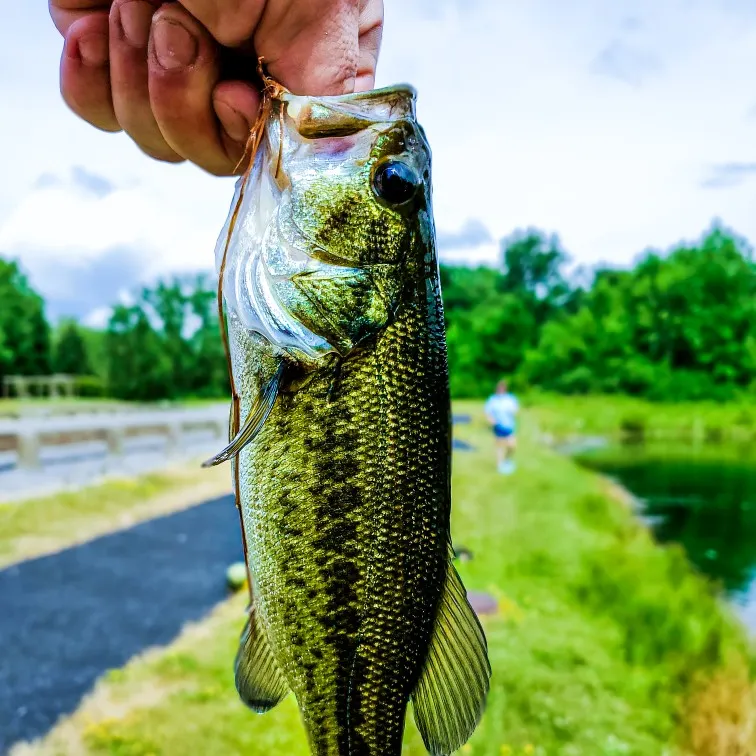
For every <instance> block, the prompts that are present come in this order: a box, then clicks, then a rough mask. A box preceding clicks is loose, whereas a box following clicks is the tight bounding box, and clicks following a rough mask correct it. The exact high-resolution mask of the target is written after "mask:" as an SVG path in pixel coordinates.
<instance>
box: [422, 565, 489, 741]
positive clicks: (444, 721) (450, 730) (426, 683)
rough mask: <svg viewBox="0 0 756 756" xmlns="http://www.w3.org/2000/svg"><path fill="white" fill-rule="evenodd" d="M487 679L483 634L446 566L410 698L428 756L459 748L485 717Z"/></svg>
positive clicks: (456, 579) (454, 575)
mask: <svg viewBox="0 0 756 756" xmlns="http://www.w3.org/2000/svg"><path fill="white" fill-rule="evenodd" d="M490 678H491V666H490V665H489V663H488V651H487V645H486V638H485V635H484V634H483V629H482V628H481V626H480V622H478V618H477V617H476V616H475V612H474V611H473V609H472V607H471V606H470V603H469V602H468V600H467V594H466V592H465V587H464V586H463V585H462V580H461V579H460V577H459V575H458V574H457V571H456V570H455V569H454V566H453V565H452V564H451V561H450V562H449V567H448V572H447V576H446V586H445V588H444V593H443V596H442V598H441V605H440V606H439V609H438V616H437V617H436V626H435V628H434V631H433V636H432V638H431V643H430V648H429V650H428V656H427V659H426V662H425V667H424V669H423V672H422V674H421V676H420V680H419V681H418V684H417V687H416V688H415V690H414V692H413V694H412V708H413V710H414V715H415V723H416V724H417V728H418V730H419V731H420V734H421V735H422V738H423V742H424V743H425V747H426V748H427V749H428V751H429V752H430V753H431V754H432V756H448V754H451V753H453V752H454V751H456V750H457V749H459V748H461V747H462V746H463V745H464V744H465V743H466V742H467V740H468V739H469V738H470V736H471V735H472V733H473V731H474V730H475V727H476V726H477V724H478V722H479V721H480V718H481V716H482V715H483V710H484V708H485V704H486V697H487V695H488V688H489V682H490Z"/></svg>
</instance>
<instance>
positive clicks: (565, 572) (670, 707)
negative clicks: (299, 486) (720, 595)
mask: <svg viewBox="0 0 756 756" xmlns="http://www.w3.org/2000/svg"><path fill="white" fill-rule="evenodd" d="M455 409H456V411H457V412H459V413H465V412H471V413H472V414H473V416H474V419H473V423H472V424H471V425H463V426H459V427H458V428H457V429H456V435H457V437H458V438H460V439H463V440H465V441H467V442H468V443H470V444H472V445H473V446H474V449H473V450H472V451H469V452H458V453H457V454H456V457H455V470H454V480H453V491H454V520H453V532H454V540H455V544H456V545H457V546H458V547H459V546H464V547H465V548H467V549H469V550H470V551H472V553H473V560H472V561H471V562H468V563H465V564H462V565H460V569H461V571H462V573H463V576H464V578H465V581H466V583H467V586H468V588H469V589H471V590H487V591H489V592H491V593H493V594H494V595H495V596H496V597H497V599H498V601H499V606H500V613H499V615H498V616H495V617H491V618H485V620H484V625H485V629H486V633H487V635H488V639H489V644H490V655H491V661H492V665H493V669H494V677H493V682H492V691H491V696H490V700H489V706H488V710H487V713H486V715H485V717H484V719H483V721H482V723H481V725H480V727H479V729H478V731H477V732H476V734H475V736H474V737H473V739H472V741H471V743H470V744H469V746H468V747H467V748H466V749H465V751H464V753H472V754H479V756H499V754H510V755H511V756H514V755H518V756H519V755H521V754H523V755H524V754H537V755H539V756H594V755H596V756H599V754H600V755H601V756H614V755H619V754H623V755H626V754H630V755H633V756H661V755H662V754H669V755H670V756H672V755H673V754H674V755H675V756H677V755H678V754H680V755H682V754H684V755H685V756H746V755H747V754H752V753H754V748H756V745H754V743H753V741H752V739H751V738H752V735H753V733H752V732H751V730H750V727H751V722H752V719H753V718H754V712H755V711H756V709H754V705H753V699H752V694H751V677H750V675H751V673H750V669H749V651H748V648H747V644H746V640H745V637H744V634H743V632H742V630H741V629H740V627H739V626H738V625H737V623H736V622H735V621H734V620H733V619H732V618H731V617H730V615H729V613H728V612H727V610H726V609H724V608H723V607H722V606H721V605H720V602H719V601H718V599H717V598H716V597H715V595H714V592H713V590H712V589H711V588H710V587H709V586H708V585H707V584H706V583H705V582H704V581H703V580H702V579H700V578H698V577H697V576H695V575H694V574H693V573H692V571H691V569H690V568H689V566H688V564H687V562H686V560H685V558H684V556H683V555H682V553H681V552H680V550H678V549H676V548H667V549H662V548H659V547H657V546H656V545H655V544H653V543H652V541H651V539H650V537H649V536H648V534H647V532H646V531H645V530H644V529H643V528H642V527H641V526H639V525H638V524H637V523H636V522H635V521H634V520H633V518H632V516H631V514H630V513H629V511H628V509H627V508H626V506H625V505H624V503H623V501H622V499H621V497H619V496H618V494H617V493H616V492H615V491H613V490H611V489H610V488H608V487H607V485H606V483H604V482H603V480H602V479H600V478H599V477H597V476H594V475H592V474H590V473H588V472H586V471H584V470H581V469H578V468H577V467H576V466H575V465H574V464H573V463H572V462H571V461H570V460H568V459H565V458H561V457H559V456H557V455H556V454H555V453H553V452H552V451H550V450H548V449H546V448H544V447H543V446H541V445H539V444H538V442H537V439H536V434H534V433H529V432H528V431H527V426H526V429H525V430H524V433H523V438H522V439H521V449H520V454H519V468H518V471H517V473H516V474H515V475H513V476H511V477H503V476H499V475H497V474H496V472H495V470H494V469H493V465H492V463H491V450H490V444H489V441H490V439H489V435H488V432H487V430H486V429H485V428H484V426H483V423H482V421H481V418H480V405H479V404H473V403H462V404H460V405H458V406H457V407H456V408H455ZM242 610H243V597H237V598H234V599H232V600H230V601H229V602H228V603H227V604H225V605H223V606H221V607H220V608H219V609H218V611H217V612H216V613H215V614H214V615H213V616H212V617H210V618H209V619H207V620H205V621H204V622H202V623H200V624H199V625H197V626H194V627H192V628H189V629H188V630H187V631H186V632H185V633H184V635H183V636H182V637H181V638H180V639H179V640H178V641H177V642H176V643H175V644H174V645H173V646H171V647H170V648H168V649H158V650H155V651H152V652H150V653H148V654H147V655H145V656H144V657H143V658H141V659H137V660H134V661H133V662H132V663H131V664H129V665H128V666H127V667H126V668H125V669H123V670H118V671H115V672H112V673H111V674H109V675H107V676H106V677H105V678H104V679H103V680H102V681H101V682H100V684H99V685H98V687H97V689H96V690H95V692H94V693H93V695H92V696H91V697H90V699H89V700H88V701H86V702H85V703H84V704H83V705H82V707H81V709H80V710H79V711H78V712H76V713H75V714H74V715H73V716H72V717H71V718H69V719H67V720H66V721H64V722H62V723H61V724H60V725H59V726H58V728H56V730H54V731H53V732H52V733H51V735H50V736H49V737H48V738H47V739H46V740H44V741H42V742H39V743H36V744H32V745H25V746H23V747H18V748H17V749H16V750H15V751H14V752H13V754H14V756H22V755H24V756H31V755H32V754H34V755H35V756H36V755H39V754H87V755H92V756H94V755H95V754H98V755H99V754H112V755H113V756H147V754H162V755H165V756H171V755H173V754H175V755H176V756H178V755H179V754H184V753H201V754H203V756H215V755H216V754H217V756H221V754H223V756H226V755H227V754H240V755H241V754H244V755H245V756H257V755H259V756H262V755H263V754H266V755H267V754H279V753H280V754H284V753H285V754H291V756H305V754H306V753H307V750H306V746H305V741H304V736H303V732H302V728H301V725H300V723H299V717H298V713H297V710H296V706H295V703H294V701H293V700H292V699H291V697H290V698H288V699H287V700H286V701H285V702H284V703H283V704H281V706H279V707H278V708H277V709H276V710H275V711H273V712H272V713H270V714H267V715H264V716H255V715H253V714H251V713H249V712H247V711H246V710H245V709H244V708H243V707H242V706H241V704H240V703H239V702H238V700H237V696H236V693H235V691H234V688H233V682H232V678H231V665H232V660H233V655H234V651H235V647H236V642H237V637H238V633H239V631H240V629H241V626H242V624H243V611H242ZM404 753H405V754H408V755H410V756H421V755H422V754H425V750H424V749H423V747H422V744H421V743H420V741H419V738H418V737H417V734H416V732H415V731H414V728H413V727H412V726H411V725H410V727H409V729H408V734H407V740H406V746H405V750H404Z"/></svg>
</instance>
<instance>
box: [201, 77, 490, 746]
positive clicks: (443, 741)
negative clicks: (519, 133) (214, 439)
mask: <svg viewBox="0 0 756 756" xmlns="http://www.w3.org/2000/svg"><path fill="white" fill-rule="evenodd" d="M266 86H267V85H266ZM416 102H417V92H416V91H415V90H414V89H413V88H412V87H411V86H409V85H397V86H393V87H386V88H381V89H375V90H371V91H369V92H364V93H355V94H348V95H341V96H328V97H309V96H301V95H294V94H292V93H290V92H288V91H286V90H285V89H283V87H280V86H278V85H275V83H274V84H273V85H272V86H268V88H266V98H265V100H264V107H263V111H262V112H261V116H260V120H259V125H258V127H256V130H255V131H254V132H253V135H252V137H251V138H250V143H251V144H252V143H253V147H252V157H251V159H250V163H249V167H248V169H247V170H246V172H245V174H244V175H243V176H242V178H240V179H239V181H238V182H237V185H236V193H235V196H234V200H233V202H232V205H231V211H230V212H229V216H228V219H227V221H226V224H225V226H224V228H223V231H222V232H221V234H220V237H219V239H218V245H217V247H216V269H217V272H218V281H219V301H220V302H221V314H222V321H223V328H222V330H223V333H224V339H225V341H226V346H227V349H228V357H229V366H230V378H231V385H232V391H231V393H232V404H231V423H230V425H231V434H230V435H231V439H230V443H229V445H228V446H227V447H226V448H225V449H224V450H223V451H222V452H220V453H219V454H217V455H216V456H215V457H214V458H213V459H211V460H208V462H206V465H207V466H212V465H216V464H221V463H223V462H227V461H230V462H231V465H232V473H233V479H234V485H235V490H236V497H237V505H238V507H239V512H240V518H241V528H242V536H243V543H244V550H245V560H246V564H247V568H248V573H249V584H250V586H251V596H250V605H249V609H248V619H247V622H246V625H245V627H244V630H243V632H242V635H241V640H240V645H239V650H238V653H237V655H236V659H235V665H234V669H235V681H236V687H237V690H238V693H239V695H240V697H241V699H242V701H243V702H244V703H245V704H246V705H247V706H248V707H249V708H250V709H252V710H253V711H255V712H258V713H264V712H266V711H269V710H270V709H272V708H273V707H274V706H276V705H277V704H278V703H279V702H280V701H281V700H283V699H284V698H285V697H286V696H287V695H288V694H289V693H291V692H293V694H294V696H295V697H296V700H297V703H298V706H299V710H300V713H301V716H302V720H303V723H304V727H305V730H306V733H307V738H308V742H309V746H310V750H311V753H312V754H313V756H395V755H396V756H398V755H399V754H400V753H401V751H402V738H403V732H404V728H405V719H406V713H407V709H408V705H409V703H410V702H411V703H412V711H413V715H414V719H415V723H416V725H417V727H418V729H419V732H420V735H421V736H422V739H423V742H424V744H425V747H426V749H427V750H428V752H429V753H431V754H433V755H434V756H446V755H448V754H451V753H452V752H454V751H455V750H457V749H458V748H460V747H461V746H462V745H463V744H464V743H465V742H466V741H467V740H468V739H469V738H470V736H471V735H472V733H473V731H474V730H475V728H476V726H477V725H478V723H479V721H480V718H481V716H482V714H483V711H484V709H485V702H486V698H487V695H488V691H489V686H490V677H491V667H490V663H489V660H488V651H487V643H486V637H485V634H484V631H483V628H482V626H481V624H480V622H479V620H478V618H477V617H476V615H475V612H474V610H473V609H472V607H471V605H470V603H469V601H468V599H467V593H466V590H465V588H464V585H463V583H462V581H461V579H460V576H459V575H458V573H457V571H456V569H455V566H454V563H453V558H454V550H453V547H452V541H451V536H450V513H451V403H450V395H449V379H448V367H447V353H446V336H445V330H444V315H443V303H442V297H441V290H440V280H439V267H438V257H437V251H436V243H435V227H434V220H433V211H432V186H431V151H430V147H429V143H428V139H427V137H426V134H425V132H424V130H423V128H422V127H421V126H420V124H419V123H418V121H417V117H416Z"/></svg>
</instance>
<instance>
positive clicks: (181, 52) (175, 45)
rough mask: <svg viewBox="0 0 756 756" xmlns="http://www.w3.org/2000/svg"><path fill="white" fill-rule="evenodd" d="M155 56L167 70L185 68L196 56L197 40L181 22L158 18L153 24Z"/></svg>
mask: <svg viewBox="0 0 756 756" xmlns="http://www.w3.org/2000/svg"><path fill="white" fill-rule="evenodd" d="M153 34H154V41H155V57H156V58H157V61H158V63H159V64H160V65H161V66H162V67H163V68H165V69H166V70H167V71H176V70H178V69H179V68H186V66H190V65H191V64H192V63H194V61H195V59H196V58H197V40H196V39H195V38H194V36H193V35H192V34H190V32H189V31H188V30H187V29H186V28H185V27H183V26H181V24H179V23H176V22H175V21H172V20H170V19H167V18H160V19H158V22H157V23H156V24H155V31H154V32H153Z"/></svg>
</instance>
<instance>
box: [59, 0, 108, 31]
mask: <svg viewBox="0 0 756 756" xmlns="http://www.w3.org/2000/svg"><path fill="white" fill-rule="evenodd" d="M48 5H49V7H50V16H51V17H52V20H53V23H54V24H55V26H56V28H57V29H58V31H59V32H60V33H61V34H62V35H64V36H65V34H66V32H67V31H68V27H69V26H71V24H73V23H74V22H75V21H78V20H79V19H80V18H83V17H84V16H88V15H89V14H91V13H93V12H95V11H103V10H105V11H107V10H110V6H111V5H112V0H49V3H48Z"/></svg>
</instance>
